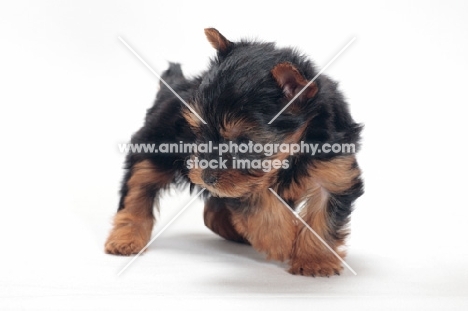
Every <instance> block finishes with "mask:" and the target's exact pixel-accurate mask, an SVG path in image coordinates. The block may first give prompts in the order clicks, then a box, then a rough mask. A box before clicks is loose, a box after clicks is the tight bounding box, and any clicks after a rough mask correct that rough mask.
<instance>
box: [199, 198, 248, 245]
mask: <svg viewBox="0 0 468 311" xmlns="http://www.w3.org/2000/svg"><path fill="white" fill-rule="evenodd" d="M203 218H204V220H205V225H206V226H207V227H208V228H209V229H210V230H211V231H213V232H214V233H216V234H218V235H219V236H221V237H223V238H225V239H226V240H230V241H234V242H238V243H246V244H248V243H249V242H248V241H247V240H246V239H245V238H244V237H243V236H242V235H241V234H239V232H237V230H236V229H235V228H234V226H233V225H232V219H231V218H232V213H231V211H230V210H229V208H228V207H227V205H226V203H225V201H224V200H223V199H220V198H215V197H210V198H208V200H207V201H206V203H205V211H204V213H203Z"/></svg>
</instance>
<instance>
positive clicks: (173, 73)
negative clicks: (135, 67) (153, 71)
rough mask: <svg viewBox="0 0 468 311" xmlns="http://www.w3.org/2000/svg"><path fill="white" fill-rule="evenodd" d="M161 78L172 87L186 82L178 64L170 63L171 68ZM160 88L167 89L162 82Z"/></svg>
mask: <svg viewBox="0 0 468 311" xmlns="http://www.w3.org/2000/svg"><path fill="white" fill-rule="evenodd" d="M161 78H162V79H163V80H164V81H166V83H167V84H169V85H170V86H172V85H175V84H178V83H181V82H185V81H186V80H185V77H184V74H183V73H182V69H181V68H180V64H178V63H169V68H167V69H166V70H165V71H164V72H163V73H162V75H161ZM159 86H160V87H161V88H165V85H164V83H163V82H162V81H160V82H159Z"/></svg>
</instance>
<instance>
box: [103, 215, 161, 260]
mask: <svg viewBox="0 0 468 311" xmlns="http://www.w3.org/2000/svg"><path fill="white" fill-rule="evenodd" d="M152 228H153V221H152V219H151V220H149V219H145V220H137V219H131V218H129V217H128V215H119V214H117V215H116V217H115V220H114V229H112V232H111V233H110V235H109V237H108V238H107V241H106V244H105V252H106V253H107V254H114V255H126V256H128V255H131V254H138V253H139V252H140V251H141V250H142V249H143V248H144V247H145V245H146V244H147V243H148V241H149V239H150V236H151V231H152Z"/></svg>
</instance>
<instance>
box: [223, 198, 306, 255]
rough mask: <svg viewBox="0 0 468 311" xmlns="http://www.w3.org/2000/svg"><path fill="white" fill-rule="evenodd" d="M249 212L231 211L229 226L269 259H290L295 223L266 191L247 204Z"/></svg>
mask: <svg viewBox="0 0 468 311" xmlns="http://www.w3.org/2000/svg"><path fill="white" fill-rule="evenodd" d="M246 204H248V205H249V207H248V208H245V209H242V210H233V213H232V223H233V225H234V227H235V228H236V230H237V232H239V233H240V234H241V235H242V236H244V237H246V239H247V240H248V241H249V242H250V244H252V246H253V247H254V248H255V249H256V250H258V251H260V252H264V253H266V254H267V256H268V257H267V258H268V259H273V260H279V261H285V260H288V259H290V257H291V252H292V250H293V244H294V238H295V237H296V231H297V220H296V219H295V217H294V215H293V214H292V213H291V212H290V211H289V210H287V208H285V207H284V205H283V203H282V202H280V201H279V200H278V199H277V198H276V197H275V196H274V195H273V193H271V192H270V191H269V190H268V189H266V190H263V191H262V192H261V193H259V194H255V195H253V196H252V198H251V199H250V200H249V201H248V202H246Z"/></svg>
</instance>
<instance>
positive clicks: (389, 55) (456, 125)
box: [0, 1, 468, 310]
mask: <svg viewBox="0 0 468 311" xmlns="http://www.w3.org/2000/svg"><path fill="white" fill-rule="evenodd" d="M467 15H468V5H467V4H466V3H465V2H463V1H444V2H436V1H430V2H427V1H411V2H405V1H397V2H395V1H392V2H375V1H358V2H346V1H320V2H319V1H303V2H291V1H290V2H284V1H282V2H280V1H272V2H251V1H250V2H247V1H240V2H235V3H220V2H215V1H212V2H206V1H201V2H196V1H192V2H191V1H127V2H126V1H96V2H94V1H79V2H78V1H76V2H61V1H44V2H42V3H39V2H34V1H18V2H10V3H2V4H0V34H1V37H0V39H1V40H2V44H1V49H0V56H1V57H0V68H1V69H0V82H1V85H2V91H1V92H0V103H1V104H0V128H1V137H2V144H3V145H2V153H1V158H2V164H3V167H2V174H0V180H1V182H2V198H3V200H2V206H3V207H2V210H3V217H2V219H3V224H2V225H1V226H0V239H1V241H2V245H3V249H4V252H3V254H2V255H1V256H2V260H1V261H2V265H0V275H1V277H0V307H4V308H3V309H5V310H10V309H11V310H16V309H18V310H19V309H21V308H25V309H45V310H52V309H54V308H56V309H61V308H62V309H63V307H64V306H67V308H66V309H69V310H71V309H73V308H77V309H86V308H89V309H99V306H101V305H109V306H113V307H114V308H115V309H119V308H122V309H124V308H126V307H128V306H130V305H127V303H128V301H131V300H132V299H136V300H138V301H140V302H141V305H139V306H140V307H142V306H144V307H148V308H150V307H152V305H151V304H149V303H150V302H152V301H153V298H154V299H155V301H159V302H161V301H166V300H164V299H163V298H164V297H166V298H167V297H169V298H170V299H169V300H167V301H166V302H167V304H168V305H170V303H176V302H177V299H176V298H174V297H185V298H187V297H189V298H190V297H191V298H193V299H196V297H205V298H206V299H209V298H210V297H211V298H213V299H215V300H213V301H214V302H216V297H218V298H219V297H221V296H229V297H231V298H232V297H234V298H233V299H234V300H236V301H237V298H238V297H250V298H248V299H247V298H246V299H247V300H246V301H248V302H250V303H252V304H254V303H260V302H259V301H260V300H256V299H255V297H257V295H260V296H259V297H263V298H262V299H263V300H261V301H263V302H262V303H264V304H265V305H268V302H267V301H265V300H264V298H271V299H272V300H271V302H270V303H271V305H272V306H273V307H274V306H276V305H277V304H276V302H274V301H275V300H274V299H275V298H274V297H277V296H282V294H283V295H284V296H286V297H288V298H291V297H293V298H294V297H296V296H297V299H295V300H293V301H292V302H293V303H295V304H297V305H298V306H301V305H305V306H317V307H326V306H327V305H330V306H336V307H339V306H340V303H343V304H348V305H349V303H351V304H350V306H351V307H352V306H353V303H358V302H359V301H360V302H362V304H361V305H359V307H360V308H361V309H363V308H365V307H368V308H370V309H372V307H373V306H379V307H382V308H384V307H386V306H387V307H388V308H393V307H395V306H400V307H402V308H403V307H406V308H407V309H412V308H413V309H414V308H417V307H421V306H422V304H425V307H426V308H431V307H433V308H436V307H439V306H442V305H443V306H445V307H446V308H447V309H457V308H462V307H463V306H464V307H466V306H467V301H466V297H467V294H468V292H467V289H466V288H467V285H468V282H467V277H468V270H467V267H466V261H467V259H468V248H467V246H466V242H465V240H466V236H467V235H466V225H465V224H466V218H467V216H468V212H467V208H468V206H467V203H466V200H465V197H466V195H465V193H466V190H465V187H466V185H467V182H466V176H467V173H468V170H467V164H466V160H465V158H466V152H467V146H466V137H465V135H466V133H467V130H466V121H465V120H466V117H465V111H466V109H465V107H466V105H467V104H468V102H467V95H466V82H467V80H466V72H468V61H467V59H466V55H468V40H467V31H468V16H467ZM206 27H215V28H217V29H218V30H219V31H220V32H221V33H222V34H223V35H225V36H226V37H227V38H228V39H230V40H232V41H235V40H237V39H240V38H246V37H247V38H252V39H254V38H257V39H259V40H265V41H276V42H277V44H278V45H279V46H295V47H297V48H298V49H300V50H301V51H303V52H304V53H306V54H307V55H309V56H310V57H311V59H312V60H314V62H315V63H316V64H317V66H318V67H319V68H320V67H321V66H324V65H325V64H326V63H327V62H328V61H329V60H331V59H332V58H333V56H334V55H335V54H336V53H337V52H338V51H339V50H340V49H341V48H342V47H343V46H344V45H345V44H346V43H347V42H349V40H351V39H352V38H353V37H355V38H356V40H355V41H354V42H353V44H352V45H351V46H350V47H349V48H348V49H347V50H346V51H345V52H344V53H343V54H342V55H341V56H340V57H339V58H338V59H337V60H336V61H335V62H334V63H333V64H332V65H331V66H330V67H329V68H327V70H326V71H325V74H327V75H329V76H331V77H332V78H333V79H335V80H337V81H339V82H340V86H341V89H342V90H343V92H344V94H345V96H346V98H347V99H348V101H349V103H350V107H351V112H352V115H353V117H354V118H355V119H356V120H357V121H358V122H362V123H364V124H365V129H364V132H363V142H362V151H361V152H360V154H359V158H358V159H359V162H360V165H361V167H362V169H363V177H364V180H365V189H366V193H365V195H364V196H363V197H361V198H360V199H359V200H358V201H357V202H356V210H355V212H354V213H353V215H352V222H351V229H352V231H351V232H352V233H351V237H350V240H349V243H348V244H349V256H348V258H347V262H348V263H349V264H350V265H351V266H353V268H354V269H355V270H356V272H357V273H358V276H356V277H354V276H352V274H350V273H345V275H344V276H342V277H338V278H331V279H330V280H329V281H323V280H318V279H308V278H298V277H293V276H290V275H289V274H287V273H285V272H284V269H285V267H284V266H283V265H278V264H275V263H269V262H266V261H265V260H264V259H263V256H262V255H261V254H257V253H255V252H254V251H253V250H250V249H248V248H243V247H241V246H238V245H233V244H229V243H227V242H223V241H221V240H220V239H217V237H216V236H214V235H211V234H210V233H209V231H208V230H207V229H205V228H204V226H203V220H202V216H201V211H202V203H201V201H197V203H194V204H193V207H191V208H190V209H189V210H187V212H186V213H184V214H183V215H182V216H181V217H180V219H177V220H176V221H175V222H174V224H173V225H172V226H171V227H170V228H169V229H168V231H167V232H166V233H165V234H163V235H161V237H160V239H158V240H157V242H156V243H155V245H154V247H152V248H150V251H149V252H148V254H146V255H145V256H142V258H139V260H138V261H136V262H135V267H133V268H132V269H133V270H132V269H129V271H128V274H126V276H125V279H123V280H122V279H117V278H115V275H114V273H117V272H118V270H119V268H121V267H122V266H123V265H124V264H125V263H126V262H127V261H126V258H119V257H113V256H108V255H104V254H103V243H104V240H105V238H106V235H107V232H108V230H109V229H110V221H111V219H112V216H113V214H114V213H115V210H116V208H117V202H118V195H117V191H118V188H119V184H120V179H121V177H122V173H123V171H122V165H123V160H124V155H123V154H121V153H119V151H118V146H117V145H118V144H119V143H125V142H127V141H128V140H129V139H130V136H131V134H132V133H134V132H135V131H136V130H137V129H138V128H139V127H140V126H141V125H142V122H143V118H144V114H145V111H146V109H147V108H149V107H150V106H151V104H152V101H153V99H154V97H155V94H156V91H157V84H158V80H157V78H156V77H155V76H154V75H152V73H151V72H150V71H149V70H148V69H147V68H146V67H145V66H144V65H142V64H141V63H140V62H139V60H138V59H136V58H135V56H134V55H133V54H132V53H131V52H130V51H129V50H128V49H127V48H126V47H125V46H124V45H123V44H122V43H121V42H120V41H119V40H118V37H119V36H121V37H122V38H123V39H125V40H126V41H127V42H128V43H129V44H130V45H131V46H132V47H133V48H134V49H135V50H136V51H137V52H138V53H139V54H140V55H141V56H142V57H143V58H144V59H145V60H146V61H147V62H148V63H149V64H150V65H151V66H152V67H153V68H154V69H155V70H156V71H157V72H161V71H163V70H164V69H165V68H166V66H167V61H174V62H180V63H181V64H182V68H183V70H184V72H185V74H186V75H188V76H193V75H196V74H197V73H199V72H200V71H202V70H203V69H205V68H206V66H207V64H208V59H209V57H211V56H213V55H214V51H213V49H212V48H211V46H210V45H209V43H208V42H207V41H206V39H205V36H204V33H203V29H204V28H206ZM189 199H190V198H189V196H188V193H187V192H186V191H185V192H182V193H180V192H177V191H172V192H171V193H168V194H167V195H166V196H165V197H164V199H163V202H162V212H161V213H162V214H161V223H160V224H159V225H158V226H159V227H157V228H156V232H157V229H158V228H161V226H162V225H163V224H164V223H167V221H169V220H170V219H171V218H172V216H173V215H175V214H176V213H177V212H178V210H179V209H180V208H182V207H183V206H184V204H185V203H186V202H188V201H189ZM181 254H182V255H181ZM246 258H247V259H246ZM174 265H177V267H178V270H177V269H175V270H174ZM245 265H247V266H245ZM249 265H252V266H249ZM138 266H139V267H138ZM221 272H222V275H219V273H221ZM132 273H133V275H132ZM191 273H192V274H191ZM237 274H238V275H244V274H245V275H246V277H245V278H244V279H243V278H240V277H236V276H238V275H237ZM188 275H190V276H188ZM187 278H188V279H189V281H187ZM218 278H219V279H218ZM260 280H264V281H260ZM125 282H128V284H130V285H131V286H129V287H126V286H125ZM317 282H318V283H317ZM182 284H183V285H182ZM317 284H318V285H317ZM319 285H320V286H319ZM323 285H324V286H323ZM86 286H90V289H89V290H88V289H86V288H87V287H86ZM93 293H94V294H93ZM252 296H254V297H253V298H252ZM314 296H317V297H321V299H318V300H312V301H311V300H308V298H310V297H314ZM334 296H339V297H342V298H340V299H341V300H339V301H337V300H334V299H331V298H330V299H328V298H327V297H334ZM64 297H65V298H64ZM122 297H126V298H125V299H124V298H122ZM171 297H172V298H171ZM353 297H357V298H359V299H357V300H356V299H353ZM171 299H172V300H171ZM174 299H175V300H174ZM276 299H277V298H276ZM382 299H383V300H384V301H385V302H386V303H385V304H382V303H381V301H382ZM340 301H341V302H340ZM356 301H358V302H356ZM70 302H75V303H76V304H75V305H72V306H70V305H68V303H70ZM196 302H200V303H201V301H198V300H196V301H195V303H196ZM214 302H213V304H214ZM277 302H278V303H279V304H281V302H282V301H281V300H279V301H277ZM287 302H288V304H289V303H292V302H291V301H290V300H288V301H287ZM147 303H148V304H147ZM179 303H180V301H179ZM240 303H241V302H239V301H237V302H236V303H235V304H233V305H232V306H237V305H238V304H240ZM153 307H155V306H153ZM356 307H357V305H356ZM374 310H375V308H374Z"/></svg>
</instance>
